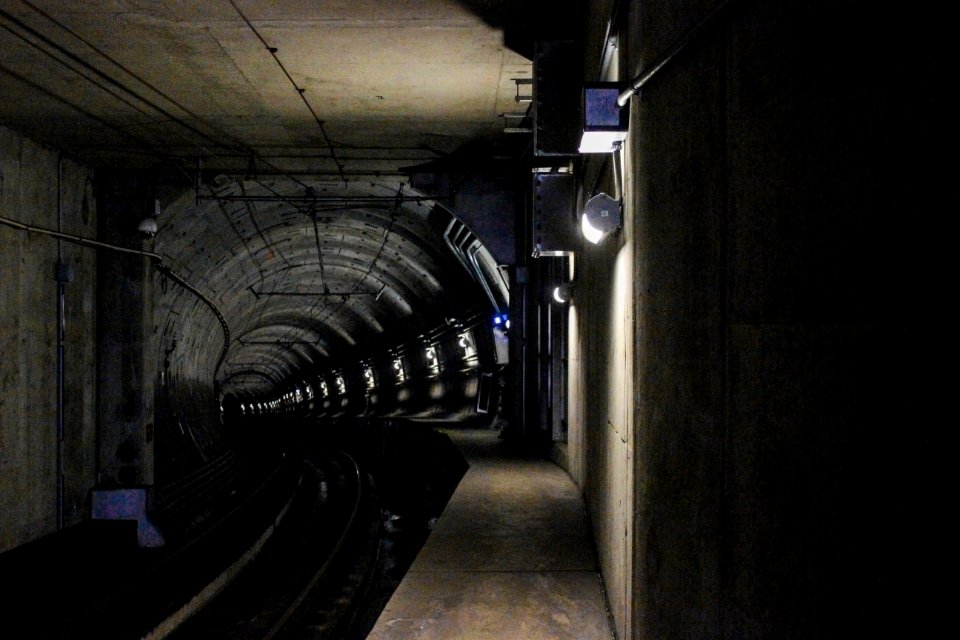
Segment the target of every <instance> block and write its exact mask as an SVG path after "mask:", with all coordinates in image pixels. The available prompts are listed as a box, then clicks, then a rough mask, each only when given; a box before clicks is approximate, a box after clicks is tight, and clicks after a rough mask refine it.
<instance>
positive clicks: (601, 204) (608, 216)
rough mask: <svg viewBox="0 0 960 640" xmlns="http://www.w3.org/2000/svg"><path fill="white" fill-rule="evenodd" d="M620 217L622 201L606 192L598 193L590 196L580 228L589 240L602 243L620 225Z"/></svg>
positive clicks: (581, 218) (581, 217)
mask: <svg viewBox="0 0 960 640" xmlns="http://www.w3.org/2000/svg"><path fill="white" fill-rule="evenodd" d="M620 218H621V213H620V201H619V200H614V199H613V198H611V197H610V196H608V195H607V194H605V193H598V194H597V195H595V196H593V197H592V198H590V199H589V200H588V201H587V204H586V206H584V208H583V214H582V215H581V216H580V230H581V231H582V232H583V237H584V238H586V239H587V240H588V241H589V242H591V243H593V244H600V242H602V241H603V239H604V238H606V237H607V236H608V235H610V234H611V233H613V232H614V231H615V230H616V229H618V228H619V227H620Z"/></svg>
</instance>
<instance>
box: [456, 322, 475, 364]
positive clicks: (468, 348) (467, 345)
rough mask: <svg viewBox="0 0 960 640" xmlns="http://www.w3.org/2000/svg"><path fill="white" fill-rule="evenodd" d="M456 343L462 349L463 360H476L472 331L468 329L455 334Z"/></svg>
mask: <svg viewBox="0 0 960 640" xmlns="http://www.w3.org/2000/svg"><path fill="white" fill-rule="evenodd" d="M457 345H458V346H459V347H460V349H462V350H463V359H464V360H471V359H473V360H476V357H477V347H476V345H475V344H474V343H473V333H472V332H471V331H470V330H469V329H468V330H466V331H464V332H463V333H461V334H460V335H459V336H457Z"/></svg>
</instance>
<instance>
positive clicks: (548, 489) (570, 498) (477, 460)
mask: <svg viewBox="0 0 960 640" xmlns="http://www.w3.org/2000/svg"><path fill="white" fill-rule="evenodd" d="M443 433H446V434H447V435H448V436H449V437H450V439H451V440H452V442H453V443H454V444H455V445H456V446H457V448H458V449H459V450H460V451H461V452H462V453H463V455H464V456H465V457H466V459H467V461H468V462H469V464H470V468H469V469H468V470H467V473H466V474H465V475H464V477H463V479H462V480H461V481H460V483H459V485H458V486H457V489H456V491H455V493H454V494H453V496H452V497H451V499H450V501H449V503H448V504H447V506H446V508H445V509H444V511H443V513H442V515H441V516H440V517H439V519H438V520H437V522H436V525H435V527H434V528H433V531H432V532H431V534H430V536H429V538H428V539H427V541H426V544H425V545H424V547H423V549H422V550H421V551H420V552H419V554H418V555H417V557H416V560H415V561H414V562H413V564H412V566H411V567H410V569H409V571H407V573H406V575H405V577H404V578H403V580H402V582H401V583H400V585H399V587H398V588H397V590H396V592H395V593H394V595H393V597H392V598H391V599H390V601H389V602H388V603H387V605H386V607H385V609H384V610H383V613H382V614H381V615H380V617H379V619H378V620H377V622H376V624H375V626H374V628H373V629H372V630H371V632H370V634H369V635H368V636H367V637H368V638H369V639H370V640H402V639H407V638H419V639H421V640H434V639H436V640H441V639H444V640H447V639H449V638H471V639H487V638H489V639H491V640H492V639H496V640H501V639H502V638H524V639H525V640H539V639H547V638H549V639H553V640H558V639H565V638H570V639H574V638H575V639H577V640H591V639H598V640H599V639H600V638H603V639H610V638H613V637H614V635H613V632H612V627H611V625H610V622H609V618H608V615H607V608H606V605H605V601H604V596H603V589H602V586H601V582H600V577H599V572H598V566H597V560H596V554H595V553H594V547H593V545H592V543H591V541H590V535H589V529H588V522H587V518H586V513H585V511H584V506H583V502H582V499H581V497H580V494H579V491H578V490H577V488H576V486H575V485H574V483H573V481H572V480H571V479H570V477H569V476H568V475H567V474H566V473H565V472H564V471H563V470H562V469H560V468H559V467H557V466H556V465H555V464H553V463H551V462H547V461H544V460H535V459H530V458H528V457H523V456H519V455H515V454H513V453H512V452H511V451H510V450H509V449H507V448H506V447H505V446H504V443H503V441H502V440H500V439H499V438H498V434H497V433H496V432H495V431H490V430H452V429H450V430H443Z"/></svg>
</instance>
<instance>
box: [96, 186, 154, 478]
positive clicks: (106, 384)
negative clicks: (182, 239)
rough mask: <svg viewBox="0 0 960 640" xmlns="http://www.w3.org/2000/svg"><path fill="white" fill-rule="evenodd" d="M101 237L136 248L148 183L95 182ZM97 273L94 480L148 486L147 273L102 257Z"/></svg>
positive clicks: (110, 255)
mask: <svg viewBox="0 0 960 640" xmlns="http://www.w3.org/2000/svg"><path fill="white" fill-rule="evenodd" d="M97 190H98V194H97V200H98V203H99V211H100V218H99V220H100V238H101V240H103V241H105V242H109V243H111V244H116V245H121V246H125V247H130V248H142V247H143V244H144V236H143V235H142V234H140V233H139V232H138V231H137V225H138V223H139V222H140V220H141V219H142V218H143V217H145V216H148V215H152V214H153V198H152V192H151V190H150V186H149V184H147V183H146V182H145V181H144V180H143V179H142V178H140V177H138V176H136V175H130V174H123V173H111V174H107V175H100V176H98V184H97ZM98 266H99V271H98V285H99V292H100V295H99V308H98V313H97V320H98V322H97V326H98V351H99V354H98V355H99V367H98V380H99V406H100V425H99V428H100V432H99V443H98V469H97V472H98V482H99V484H100V485H101V486H109V485H150V484H152V483H153V478H154V384H155V379H154V378H155V376H154V371H156V368H157V367H156V358H157V356H156V339H155V335H154V333H155V332H154V328H153V284H152V283H153V278H152V276H153V273H152V269H153V267H152V265H151V264H150V261H149V259H147V258H143V257H139V256H136V255H128V254H122V253H114V252H103V253H102V254H101V256H100V262H99V265H98Z"/></svg>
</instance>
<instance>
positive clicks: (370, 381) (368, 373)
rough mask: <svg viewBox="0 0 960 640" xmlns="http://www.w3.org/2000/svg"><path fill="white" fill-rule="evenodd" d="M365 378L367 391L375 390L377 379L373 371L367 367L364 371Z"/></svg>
mask: <svg viewBox="0 0 960 640" xmlns="http://www.w3.org/2000/svg"><path fill="white" fill-rule="evenodd" d="M363 377H364V379H365V380H366V381H367V389H375V388H376V386H377V379H376V378H375V377H374V375H373V369H371V368H370V367H366V368H365V369H364V370H363Z"/></svg>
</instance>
